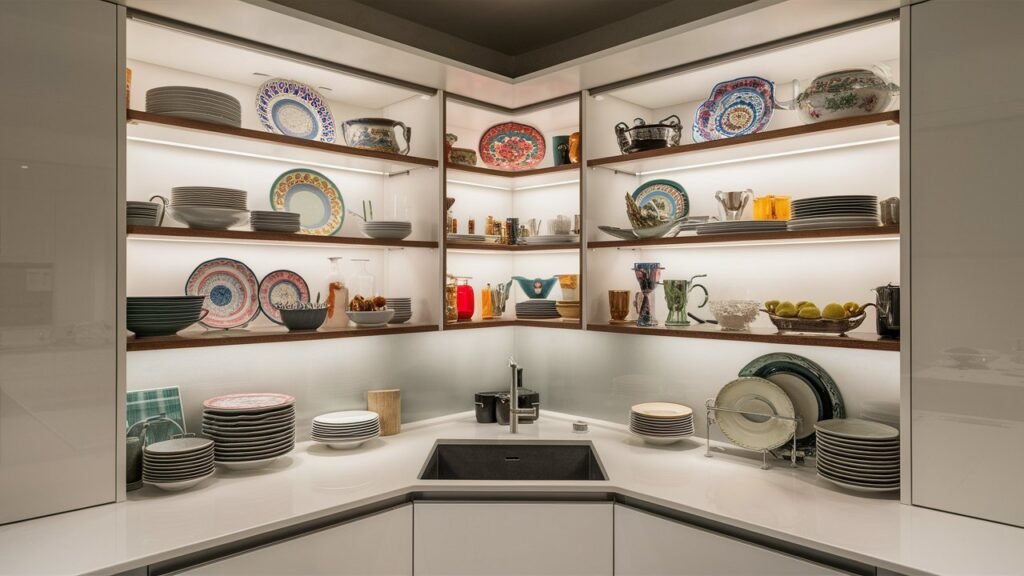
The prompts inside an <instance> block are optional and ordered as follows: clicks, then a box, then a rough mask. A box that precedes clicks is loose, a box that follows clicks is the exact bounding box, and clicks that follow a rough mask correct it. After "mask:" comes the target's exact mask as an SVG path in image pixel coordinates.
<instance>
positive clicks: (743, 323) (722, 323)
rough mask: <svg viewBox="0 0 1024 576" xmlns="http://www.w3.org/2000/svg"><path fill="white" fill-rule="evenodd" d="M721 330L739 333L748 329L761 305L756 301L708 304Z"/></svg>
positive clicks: (712, 302)
mask: <svg viewBox="0 0 1024 576" xmlns="http://www.w3.org/2000/svg"><path fill="white" fill-rule="evenodd" d="M709 306H710V307H711V313H712V314H714V315H715V320H717V321H718V326H719V327H721V328H722V330H726V331H734V332H739V331H743V330H749V329H750V323H751V322H753V321H754V320H755V319H757V315H758V313H759V312H760V307H761V303H760V302H758V301H757V300H712V301H711V302H710V303H709Z"/></svg>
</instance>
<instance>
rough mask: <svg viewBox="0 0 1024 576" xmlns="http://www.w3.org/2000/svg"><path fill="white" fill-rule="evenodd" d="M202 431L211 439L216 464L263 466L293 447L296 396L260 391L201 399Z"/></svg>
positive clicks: (240, 468) (237, 466)
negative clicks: (202, 400) (203, 400)
mask: <svg viewBox="0 0 1024 576" xmlns="http://www.w3.org/2000/svg"><path fill="white" fill-rule="evenodd" d="M203 435H204V436H207V437H209V438H212V439H213V441H214V447H213V449H214V454H215V455H216V461H217V464H221V465H223V466H224V467H226V468H232V469H237V470H245V469H252V468H262V467H264V466H268V465H270V464H271V463H273V461H274V460H276V459H277V458H280V457H281V456H284V455H285V454H287V453H289V452H291V451H292V448H294V447H295V398H293V397H291V396H288V395H287V394H275V393H271V392H262V393H255V394H229V395H227V396H218V397H216V398H210V399H209V400H207V401H205V402H203Z"/></svg>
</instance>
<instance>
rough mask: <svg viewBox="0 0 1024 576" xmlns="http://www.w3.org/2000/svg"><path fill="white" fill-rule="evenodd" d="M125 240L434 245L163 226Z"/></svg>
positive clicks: (134, 231) (131, 231) (135, 229)
mask: <svg viewBox="0 0 1024 576" xmlns="http://www.w3.org/2000/svg"><path fill="white" fill-rule="evenodd" d="M127 231H128V236H134V237H152V238H168V239H171V238H177V239H192V240H208V241H211V242H215V241H217V240H232V241H244V242H255V243H268V244H269V243H273V244H278V243H287V244H314V245H331V246H368V247H377V248H437V247H438V243H437V242H430V241H424V240H377V239H375V238H349V237H345V236H313V235H309V234H284V233H280V232H249V231H246V230H198V229H195V228H170V227H164V226H128V228H127Z"/></svg>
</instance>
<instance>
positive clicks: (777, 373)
mask: <svg viewBox="0 0 1024 576" xmlns="http://www.w3.org/2000/svg"><path fill="white" fill-rule="evenodd" d="M739 376H757V377H760V378H765V379H767V380H771V381H772V382H775V383H776V384H777V385H779V386H781V387H782V388H783V389H784V390H786V391H787V394H790V396H791V397H792V396H793V394H792V393H790V392H789V390H790V387H791V385H793V384H794V381H793V379H795V380H798V381H801V382H803V383H804V385H805V386H807V387H808V388H810V389H811V391H813V393H814V395H815V397H816V398H817V406H815V407H814V411H816V412H817V413H818V418H817V420H818V421H822V420H830V419H833V418H845V417H846V408H845V405H844V403H843V395H842V394H840V392H839V387H838V386H836V382H835V380H833V379H832V376H830V375H829V373H828V372H826V371H825V369H824V368H822V367H821V366H819V365H818V364H817V363H815V362H814V361H812V360H809V359H807V358H804V357H803V356H799V355H797V354H787V353H784V352H777V353H772V354H765V355H764V356H760V357H758V358H755V359H754V360H752V361H751V362H750V363H749V364H747V365H746V366H744V367H743V369H742V370H740V372H739ZM794 404H796V405H797V408H799V407H800V406H801V404H802V403H801V402H799V401H795V402H794ZM797 416H805V417H806V416H807V414H801V413H800V410H798V411H797ZM815 424H817V422H803V423H801V426H800V429H799V430H798V431H797V443H796V445H797V448H798V449H802V450H804V451H806V452H810V453H813V452H814V446H815V444H816V438H815V434H814V433H813V430H814V425H815ZM808 426H810V427H811V433H806V430H807V427H808Z"/></svg>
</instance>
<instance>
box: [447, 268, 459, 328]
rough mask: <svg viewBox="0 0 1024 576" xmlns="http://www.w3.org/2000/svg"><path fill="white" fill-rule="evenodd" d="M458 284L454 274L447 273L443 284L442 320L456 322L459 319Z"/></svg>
mask: <svg viewBox="0 0 1024 576" xmlns="http://www.w3.org/2000/svg"><path fill="white" fill-rule="evenodd" d="M457 301H458V285H457V283H456V281H455V276H451V275H449V276H448V278H447V280H446V281H445V284H444V320H445V322H456V321H458V319H459V308H458V303H457Z"/></svg>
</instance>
